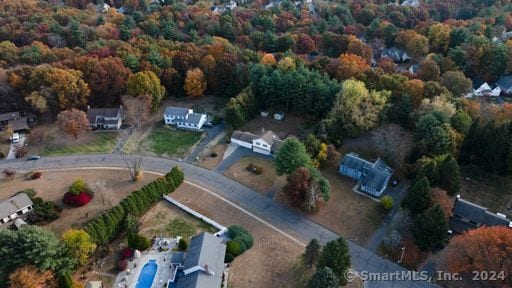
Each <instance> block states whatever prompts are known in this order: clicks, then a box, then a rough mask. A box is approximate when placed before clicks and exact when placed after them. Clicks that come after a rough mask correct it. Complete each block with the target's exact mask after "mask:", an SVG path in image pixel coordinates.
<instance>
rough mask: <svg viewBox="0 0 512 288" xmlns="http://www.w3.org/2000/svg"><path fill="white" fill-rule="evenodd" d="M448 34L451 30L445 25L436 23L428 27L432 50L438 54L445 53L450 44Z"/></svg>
mask: <svg viewBox="0 0 512 288" xmlns="http://www.w3.org/2000/svg"><path fill="white" fill-rule="evenodd" d="M450 33H451V28H450V26H448V25H446V24H442V23H437V24H434V25H432V26H430V28H429V30H428V38H429V40H430V47H431V48H432V50H434V51H436V52H439V53H446V51H447V50H448V46H449V44H450Z"/></svg>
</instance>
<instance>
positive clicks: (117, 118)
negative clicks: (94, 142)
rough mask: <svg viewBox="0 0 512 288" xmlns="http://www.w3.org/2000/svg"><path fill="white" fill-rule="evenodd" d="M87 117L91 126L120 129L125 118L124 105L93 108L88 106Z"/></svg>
mask: <svg viewBox="0 0 512 288" xmlns="http://www.w3.org/2000/svg"><path fill="white" fill-rule="evenodd" d="M87 118H88V119H89V123H90V124H91V127H93V128H96V129H105V130H119V128H121V125H122V124H123V120H124V111H123V107H122V106H119V108H91V107H87Z"/></svg>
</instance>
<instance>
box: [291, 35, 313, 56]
mask: <svg viewBox="0 0 512 288" xmlns="http://www.w3.org/2000/svg"><path fill="white" fill-rule="evenodd" d="M315 47H316V45H315V41H313V39H311V37H309V35H307V34H300V35H299V38H298V39H297V42H296V44H295V52H296V53H298V54H306V53H309V52H311V51H313V50H315Z"/></svg>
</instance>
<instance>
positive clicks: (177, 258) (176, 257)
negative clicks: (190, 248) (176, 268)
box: [171, 252, 185, 264]
mask: <svg viewBox="0 0 512 288" xmlns="http://www.w3.org/2000/svg"><path fill="white" fill-rule="evenodd" d="M184 256H185V253H183V252H173V253H172V255H171V263H175V264H178V263H180V264H181V263H183V259H185V258H184Z"/></svg>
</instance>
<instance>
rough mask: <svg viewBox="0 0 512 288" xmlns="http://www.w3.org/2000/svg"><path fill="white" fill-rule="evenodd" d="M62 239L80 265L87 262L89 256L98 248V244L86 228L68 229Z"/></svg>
mask: <svg viewBox="0 0 512 288" xmlns="http://www.w3.org/2000/svg"><path fill="white" fill-rule="evenodd" d="M62 241H63V242H64V244H65V245H66V246H67V247H68V249H69V251H70V253H71V255H72V256H73V257H74V258H75V259H76V260H77V262H78V264H80V265H84V264H86V263H87V261H88V260H89V257H90V256H91V255H92V253H93V252H94V250H96V244H94V242H93V241H92V239H91V236H90V235H89V234H87V232H85V231H84V230H76V229H70V230H67V231H66V232H64V233H63V234H62Z"/></svg>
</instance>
